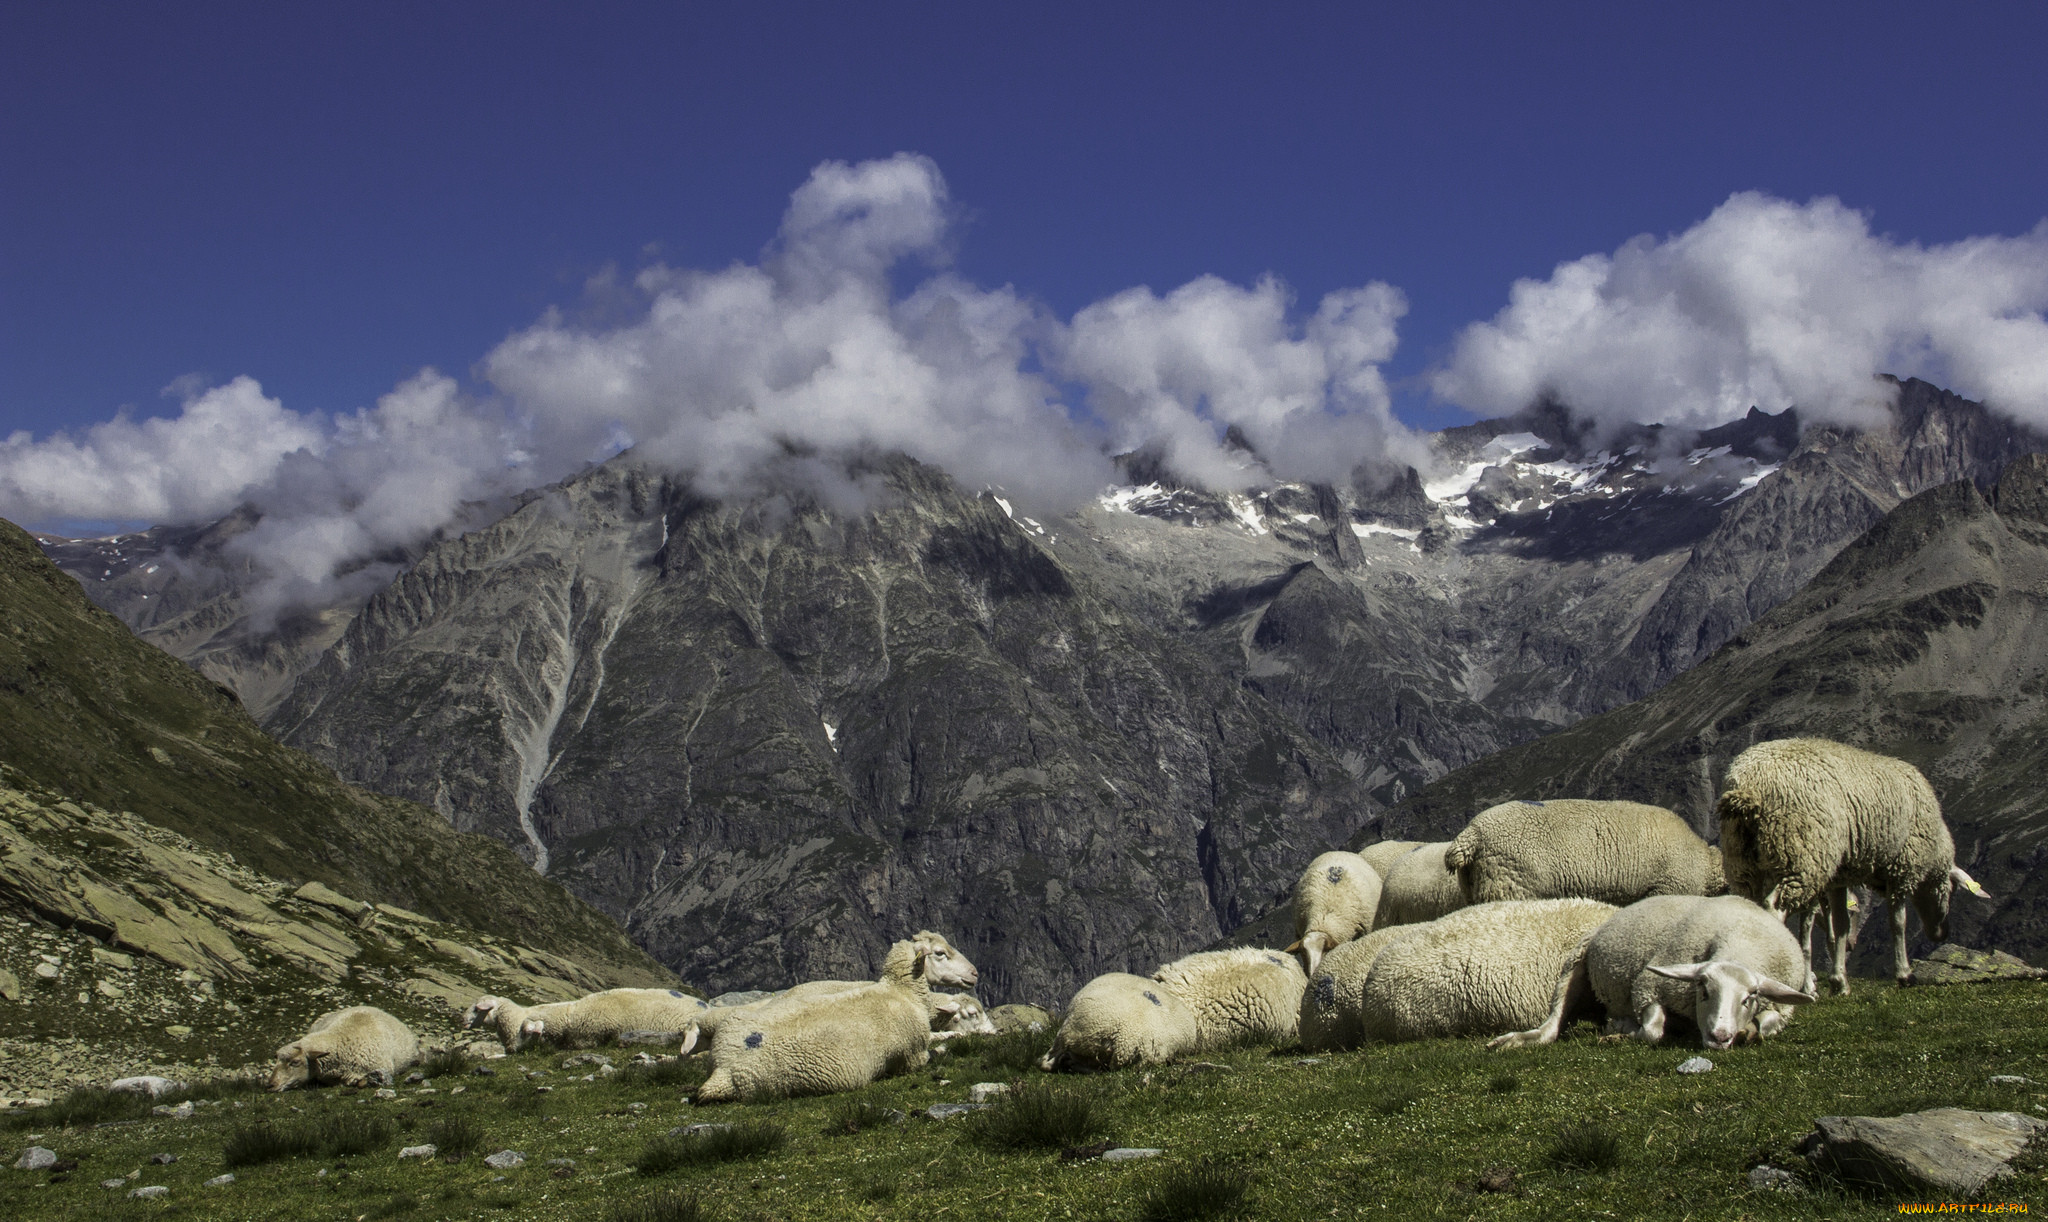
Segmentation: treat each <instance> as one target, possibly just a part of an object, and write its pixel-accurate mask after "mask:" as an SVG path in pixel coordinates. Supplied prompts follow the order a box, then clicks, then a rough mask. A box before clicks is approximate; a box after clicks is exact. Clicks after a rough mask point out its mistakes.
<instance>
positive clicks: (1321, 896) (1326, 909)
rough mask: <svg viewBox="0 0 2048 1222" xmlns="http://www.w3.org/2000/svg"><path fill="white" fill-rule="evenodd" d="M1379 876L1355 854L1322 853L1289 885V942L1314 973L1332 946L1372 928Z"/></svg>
mask: <svg viewBox="0 0 2048 1222" xmlns="http://www.w3.org/2000/svg"><path fill="white" fill-rule="evenodd" d="M1379 906H1380V874H1379V871H1378V870H1375V869H1373V868H1372V866H1371V865H1369V864H1368V863H1367V862H1366V860H1365V858H1363V857H1360V856H1359V855H1358V854H1356V853H1345V852H1332V853H1324V854H1323V855H1322V856H1320V857H1318V858H1316V859H1315V860H1314V861H1312V862H1309V863H1308V869H1306V870H1304V871H1302V875H1301V878H1300V879H1299V880H1297V881H1296V882H1295V884H1294V945H1293V946H1290V947H1288V948H1287V949H1288V950H1290V951H1294V950H1299V951H1301V953H1302V956H1303V957H1304V958H1306V959H1307V960H1308V970H1309V971H1310V972H1311V973H1313V972H1314V971H1315V970H1316V964H1317V963H1319V962H1321V961H1322V957H1323V956H1324V955H1325V954H1327V953H1328V952H1329V950H1330V948H1331V947H1333V946H1342V945H1343V944H1344V943H1346V942H1349V941H1350V940H1351V939H1353V938H1355V937H1357V936H1358V935H1360V934H1362V933H1367V932H1370V931H1371V929H1372V918H1373V914H1374V913H1375V912H1377V911H1378V910H1379Z"/></svg>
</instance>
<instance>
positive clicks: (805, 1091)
mask: <svg viewBox="0 0 2048 1222" xmlns="http://www.w3.org/2000/svg"><path fill="white" fill-rule="evenodd" d="M978 978H979V973H977V972H976V971H975V968H974V965H973V964H972V963H970V962H968V961H967V957H966V956H965V955H962V954H961V953H960V952H959V951H957V950H955V949H953V946H952V944H951V943H949V942H947V941H946V939H945V938H943V937H941V936H940V935H938V934H935V933H932V932H930V931H928V930H927V931H921V932H919V933H917V934H914V935H912V936H911V937H910V938H907V939H905V940H904V941H901V942H898V943H896V944H895V945H894V946H891V947H890V948H889V955H888V957H887V958H886V959H884V960H883V962H882V974H881V977H880V979H878V980H876V981H874V982H872V983H869V984H865V985H862V986H861V987H859V988H856V989H851V990H848V991H846V992H834V993H830V994H826V995H823V996H810V997H779V998H776V999H774V1000H773V1001H770V1002H768V1003H766V1004H765V1005H763V1006H762V1007H761V1008H760V1009H759V1010H753V1011H751V1012H750V1013H748V1014H746V1015H744V1016H742V1015H732V1016H729V1017H727V1018H726V1020H725V1021H723V1022H721V1023H720V1024H719V1026H718V1036H717V1038H716V1039H714V1040H712V1042H711V1062H712V1070H711V1076H710V1077H709V1078H707V1079H706V1080H705V1082H704V1085H703V1086H701V1087H699V1088H698V1090H697V1102H699V1103H725V1102H730V1101H732V1100H736V1099H754V1098H758V1097H761V1096H763V1095H829V1094H835V1093H837V1092H839V1091H848V1090H858V1089H860V1088H861V1087H863V1086H866V1085H867V1084H868V1083H870V1082H872V1081H874V1080H875V1079H876V1078H879V1077H883V1076H885V1075H888V1074H892V1073H900V1072H902V1071H904V1070H906V1069H914V1068H916V1067H918V1066H920V1065H923V1064H925V1063H926V1062H927V1061H929V1060H930V1059H931V1054H930V1052H929V1051H928V1045H929V1037H930V1035H931V1000H930V996H929V995H930V992H931V986H932V985H934V984H948V985H965V986H968V987H972V986H973V985H974V983H975V981H976V980H977V979H978Z"/></svg>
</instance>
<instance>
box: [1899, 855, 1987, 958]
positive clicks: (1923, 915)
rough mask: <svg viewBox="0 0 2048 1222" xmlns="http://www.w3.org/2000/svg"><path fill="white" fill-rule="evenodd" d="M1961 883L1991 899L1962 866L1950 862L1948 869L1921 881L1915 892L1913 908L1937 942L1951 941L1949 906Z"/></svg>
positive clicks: (1969, 890)
mask: <svg viewBox="0 0 2048 1222" xmlns="http://www.w3.org/2000/svg"><path fill="white" fill-rule="evenodd" d="M1957 887H1961V888H1962V889H1963V890H1965V891H1968V892H1969V893H1970V894H1971V895H1974V896H1976V897H1978V898H1979V899H1990V898H1991V894H1990V892H1988V891H1986V890H1984V888H1983V887H1981V886H1978V885H1977V880H1976V879H1974V878H1971V877H1970V876H1969V874H1968V873H1967V872H1965V871H1964V869H1963V868H1962V867H1961V866H1953V865H1952V866H1950V867H1949V868H1948V873H1946V874H1938V875H1936V876H1935V877H1933V878H1930V879H1928V880H1927V881H1926V882H1925V883H1922V884H1921V886H1920V888H1919V890H1917V891H1915V892H1913V910H1914V911H1915V912H1918V913H1919V914H1920V924H1921V925H1922V926H1923V927H1925V928H1926V930H1927V937H1928V939H1929V940H1931V941H1934V942H1946V941H1948V906H1949V900H1950V899H1951V898H1952V897H1953V896H1954V895H1955V889H1956V888H1957Z"/></svg>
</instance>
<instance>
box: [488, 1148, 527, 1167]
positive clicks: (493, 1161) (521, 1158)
mask: <svg viewBox="0 0 2048 1222" xmlns="http://www.w3.org/2000/svg"><path fill="white" fill-rule="evenodd" d="M525 1162H526V1155H525V1154H523V1153H521V1152H520V1151H518V1150H500V1151H498V1152H497V1153H496V1154H492V1155H489V1156H487V1157H486V1158H485V1159H484V1166H486V1167H493V1168H496V1169H497V1170H499V1171H507V1170H510V1169H511V1168H513V1167H517V1166H520V1165H522V1164H523V1163H525Z"/></svg>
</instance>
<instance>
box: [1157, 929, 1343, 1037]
mask: <svg viewBox="0 0 2048 1222" xmlns="http://www.w3.org/2000/svg"><path fill="white" fill-rule="evenodd" d="M1152 979H1154V980H1156V981H1158V982H1159V983H1160V984H1162V985H1164V986H1166V988H1167V989H1169V990H1170V991H1172V993H1173V994H1174V995H1175V996H1176V997H1179V998H1180V1000H1181V1002H1182V1004H1184V1005H1186V1006H1187V1008H1188V1009H1190V1010H1192V1011H1193V1012H1194V1015H1195V1028H1196V1040H1197V1041H1198V1048H1197V1051H1208V1050H1210V1049H1215V1048H1229V1047H1232V1046H1234V1045H1237V1044H1242V1043H1254V1044H1286V1043H1292V1042H1293V1040H1294V1036H1295V1032H1296V1030H1297V1024H1299V1022H1300V1021H1301V994H1302V990H1303V989H1305V988H1307V987H1308V976H1307V975H1306V974H1305V973H1304V972H1303V971H1302V970H1301V962H1300V961H1299V960H1297V959H1296V958H1295V957H1294V956H1293V955H1289V954H1286V953H1284V952H1281V951H1275V950H1260V949H1257V948H1256V947H1249V946H1238V947H1233V948H1231V949H1229V950H1208V951H1201V952H1199V953H1197V954H1192V955H1187V956H1184V957H1183V958H1179V959H1175V960H1174V961H1173V962H1172V963H1169V964H1167V965H1166V966H1164V967H1162V968H1160V969H1159V970H1158V971H1156V972H1154V973H1153V974H1152Z"/></svg>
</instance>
